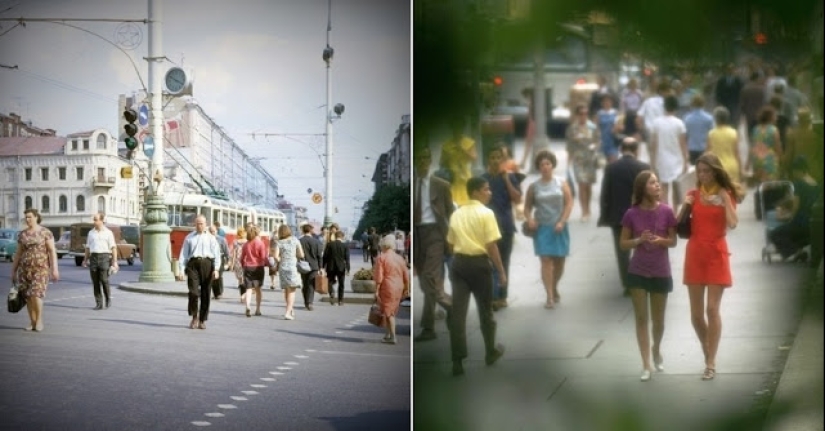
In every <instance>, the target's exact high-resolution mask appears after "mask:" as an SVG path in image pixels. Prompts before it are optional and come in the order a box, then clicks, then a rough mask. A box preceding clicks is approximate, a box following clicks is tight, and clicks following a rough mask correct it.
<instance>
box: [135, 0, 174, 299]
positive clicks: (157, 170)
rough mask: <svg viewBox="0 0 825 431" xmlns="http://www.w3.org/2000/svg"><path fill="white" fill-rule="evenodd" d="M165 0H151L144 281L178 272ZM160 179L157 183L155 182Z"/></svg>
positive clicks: (155, 280) (162, 279) (169, 277)
mask: <svg viewBox="0 0 825 431" xmlns="http://www.w3.org/2000/svg"><path fill="white" fill-rule="evenodd" d="M161 3H162V0H149V57H148V58H147V60H148V62H149V98H150V105H151V108H152V109H151V112H150V121H151V123H150V124H151V127H152V138H153V139H154V142H155V145H156V148H155V152H154V154H153V155H152V160H151V162H150V164H149V178H148V180H149V191H150V193H149V196H148V197H147V199H146V207H145V208H146V211H145V212H144V221H145V222H146V227H144V228H143V230H142V231H143V232H142V233H143V249H142V250H141V256H140V258H141V260H142V261H143V270H142V271H141V273H140V277H139V281H141V282H151V283H159V282H171V281H174V279H175V278H174V275H173V272H172V267H171V262H170V259H171V255H172V253H171V247H172V245H171V243H170V235H169V234H170V232H171V231H172V229H170V228H169V226H168V225H167V219H166V216H167V211H166V205H165V204H164V202H163V187H162V185H163V182H162V180H163V93H162V87H161V79H162V74H161V73H160V63H161V61H163V59H164V57H163V48H162V47H163V45H162V44H163V10H162V8H161ZM155 182H157V184H155Z"/></svg>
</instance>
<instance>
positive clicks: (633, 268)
mask: <svg viewBox="0 0 825 431" xmlns="http://www.w3.org/2000/svg"><path fill="white" fill-rule="evenodd" d="M660 192H661V186H660V185H659V180H658V179H657V178H656V175H655V174H654V173H653V172H652V171H650V170H645V171H642V172H640V173H639V175H637V176H636V179H635V181H634V184H633V205H632V206H631V207H630V209H628V210H627V212H626V213H625V215H624V217H623V218H622V234H621V242H620V243H621V247H622V249H624V250H631V249H632V250H633V257H632V258H631V260H630V266H629V267H628V270H627V272H628V273H627V284H628V287H629V290H630V297H631V299H632V301H633V311H634V314H635V316H636V341H637V342H638V343H639V352H640V353H641V355H642V376H641V380H642V381H643V382H644V381H648V380H650V373H651V372H652V371H653V368H652V367H651V366H650V357H651V353H652V356H653V363H654V365H655V366H656V370H657V371H663V370H664V365H663V359H662V354H661V352H660V347H661V345H662V337H663V336H664V332H665V307H666V306H667V295H668V294H669V293H670V292H672V291H673V276H672V274H671V273H670V258H669V256H668V250H667V249H668V248H671V247H675V246H676V217H675V216H674V215H673V209H672V208H670V207H669V206H667V204H664V203H661V202H659V193H660ZM648 301H649V302H650V308H649V310H648ZM648 320H651V321H652V323H653V325H652V326H653V345H652V347H651V344H650V332H649V330H648V326H647V325H648Z"/></svg>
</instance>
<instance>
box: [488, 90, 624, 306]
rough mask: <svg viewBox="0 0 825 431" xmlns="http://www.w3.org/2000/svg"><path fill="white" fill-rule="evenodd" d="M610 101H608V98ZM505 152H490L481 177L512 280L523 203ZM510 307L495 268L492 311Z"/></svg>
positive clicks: (496, 149) (496, 150) (508, 274)
mask: <svg viewBox="0 0 825 431" xmlns="http://www.w3.org/2000/svg"><path fill="white" fill-rule="evenodd" d="M608 100H609V99H608ZM503 151H504V150H503V149H502V148H501V147H498V148H494V149H492V150H490V153H489V154H488V155H487V172H486V173H484V175H482V178H484V179H485V180H487V183H488V184H489V185H490V192H491V193H492V197H491V198H490V203H489V204H487V207H488V208H490V209H491V210H493V214H495V216H496V221H497V222H498V230H499V232H501V239H499V240H498V252H499V254H500V255H501V263H502V265H504V272H505V274H506V275H507V278H508V279H509V278H510V255H511V254H512V253H513V236H515V233H516V222H515V221H514V220H513V205H518V204H519V203H520V202H521V184H520V182H519V180H518V178H517V177H516V175H515V174H514V173H512V172H507V169H506V167H505V166H504V161H505V160H504V152H503ZM504 307H507V286H501V285H499V283H498V272H497V271H496V270H495V269H493V311H498V309H500V308H504Z"/></svg>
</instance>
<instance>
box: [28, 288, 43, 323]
mask: <svg viewBox="0 0 825 431" xmlns="http://www.w3.org/2000/svg"><path fill="white" fill-rule="evenodd" d="M26 311H27V312H28V313H29V320H30V321H31V324H30V325H29V326H27V327H26V330H27V331H31V330H36V331H42V330H43V299H42V298H38V297H36V296H29V297H27V298H26Z"/></svg>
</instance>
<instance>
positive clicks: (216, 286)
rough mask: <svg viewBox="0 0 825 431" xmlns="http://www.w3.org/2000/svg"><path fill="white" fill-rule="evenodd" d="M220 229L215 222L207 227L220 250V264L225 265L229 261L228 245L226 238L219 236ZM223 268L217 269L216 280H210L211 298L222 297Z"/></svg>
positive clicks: (218, 224)
mask: <svg viewBox="0 0 825 431" xmlns="http://www.w3.org/2000/svg"><path fill="white" fill-rule="evenodd" d="M219 227H220V223H218V222H215V224H213V225H212V226H209V233H211V234H212V235H213V236H214V237H215V239H216V240H218V247H219V248H220V250H221V262H223V263H224V264H226V262H228V261H229V245H228V244H227V243H226V238H224V237H223V235H221V234H220V232H221V231H222V229H221V230H218V228H219ZM223 268H224V265H221V266H220V268H218V278H217V279H215V280H212V297H213V298H215V299H221V297H222V296H223Z"/></svg>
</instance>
